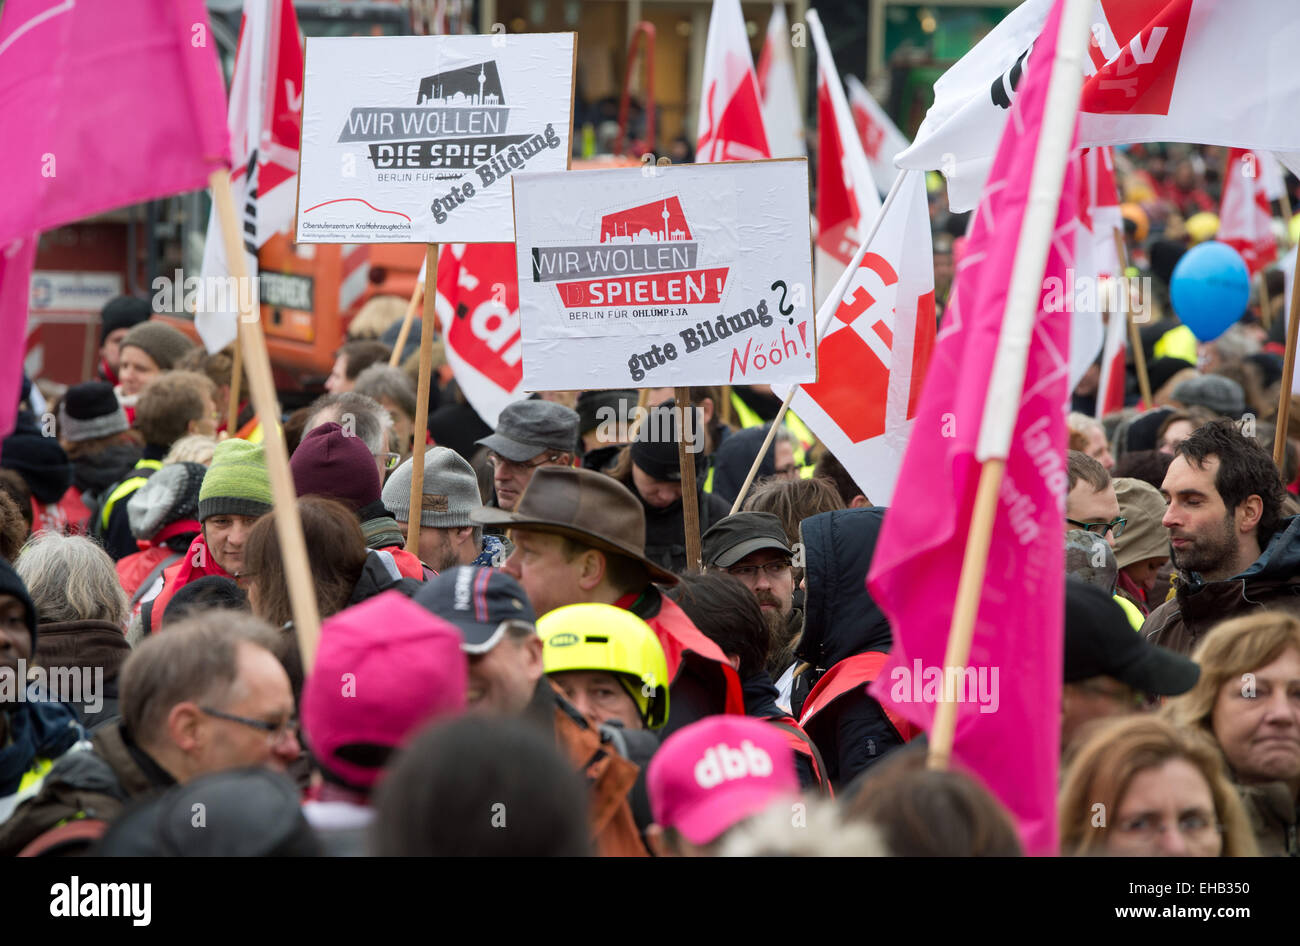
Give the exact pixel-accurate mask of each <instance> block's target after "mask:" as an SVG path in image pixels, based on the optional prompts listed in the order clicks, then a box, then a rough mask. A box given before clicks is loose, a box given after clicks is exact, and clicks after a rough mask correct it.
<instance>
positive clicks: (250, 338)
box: [208, 168, 320, 673]
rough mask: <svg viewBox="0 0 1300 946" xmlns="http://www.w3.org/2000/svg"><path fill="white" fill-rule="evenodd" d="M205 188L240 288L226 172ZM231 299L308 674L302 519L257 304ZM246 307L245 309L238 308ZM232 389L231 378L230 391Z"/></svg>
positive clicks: (308, 601) (314, 626) (240, 254)
mask: <svg viewBox="0 0 1300 946" xmlns="http://www.w3.org/2000/svg"><path fill="white" fill-rule="evenodd" d="M208 186H209V187H211V188H212V203H213V206H215V207H216V209H217V215H218V219H219V220H220V221H221V237H222V239H223V240H224V241H225V244H226V259H227V260H229V262H230V275H232V276H234V277H235V279H236V280H239V281H240V282H242V281H243V280H246V279H248V272H247V269H246V266H245V264H244V247H243V242H242V240H241V236H240V233H241V231H240V228H239V218H238V217H237V216H236V214H235V203H234V200H233V199H232V198H231V196H230V172H229V171H227V170H226V169H225V168H221V169H219V170H216V171H213V172H212V174H211V175H210V176H209V178H208ZM237 296H238V298H239V300H240V307H241V308H240V313H239V323H240V324H239V341H240V344H241V345H242V347H243V348H244V353H245V355H246V356H247V362H248V387H249V389H250V391H251V393H252V396H253V406H254V407H255V408H256V409H257V416H258V418H259V419H260V420H261V422H262V445H263V446H264V447H265V449H266V469H267V473H268V474H269V476H270V479H271V499H272V506H273V509H274V511H273V512H272V513H271V514H272V515H273V516H275V531H276V534H277V535H278V537H279V539H280V554H281V556H282V558H283V562H284V575H285V581H286V583H287V584H288V586H289V602H290V608H291V610H292V612H293V628H294V633H295V634H297V636H298V649H299V652H300V653H301V656H302V668H303V672H304V673H311V668H312V666H313V665H314V664H315V662H316V645H317V643H318V641H319V640H320V612H319V609H318V608H317V606H316V589H315V585H314V584H313V582H312V580H311V572H310V570H309V568H308V567H307V543H306V541H305V540H304V539H303V535H302V519H301V518H300V517H299V515H298V496H297V494H296V493H295V492H294V488H293V479H292V477H290V475H289V454H288V451H287V450H286V449H285V445H284V431H283V430H282V429H281V425H280V417H279V405H278V404H277V402H276V397H275V383H274V382H273V381H272V379H271V358H270V356H269V355H268V354H267V351H266V339H265V337H264V336H263V335H262V323H261V320H260V314H259V309H258V307H257V303H256V302H251V303H250V302H248V301H247V294H246V293H243V292H241V293H237ZM246 303H247V304H248V308H247V309H245V308H244V306H245V304H246ZM236 377H237V376H236ZM235 383H236V382H235V380H234V379H233V378H232V380H231V385H232V386H233V385H234V384H235ZM227 429H229V427H227Z"/></svg>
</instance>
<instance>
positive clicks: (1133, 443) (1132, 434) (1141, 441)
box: [1128, 407, 1174, 450]
mask: <svg viewBox="0 0 1300 946" xmlns="http://www.w3.org/2000/svg"><path fill="white" fill-rule="evenodd" d="M1173 412H1174V411H1173V408H1170V407H1158V408H1156V409H1155V410H1153V411H1147V412H1146V413H1145V414H1140V415H1139V416H1138V417H1136V418H1134V420H1133V423H1131V424H1129V425H1128V449H1129V450H1154V449H1156V448H1157V447H1158V446H1160V445H1159V444H1158V443H1156V434H1158V433H1160V425H1161V424H1163V423H1164V422H1165V418H1166V417H1168V416H1169V415H1170V414H1172V413H1173Z"/></svg>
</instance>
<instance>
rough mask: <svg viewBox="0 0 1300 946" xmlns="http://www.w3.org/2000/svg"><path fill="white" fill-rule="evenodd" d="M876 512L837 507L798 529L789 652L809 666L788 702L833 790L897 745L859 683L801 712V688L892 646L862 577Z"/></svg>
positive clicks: (899, 739)
mask: <svg viewBox="0 0 1300 946" xmlns="http://www.w3.org/2000/svg"><path fill="white" fill-rule="evenodd" d="M884 517H885V509H884V508H882V507H879V506H874V507H871V508H867V509H843V510H837V511H835V512H824V513H820V514H818V515H816V516H810V517H809V518H807V519H805V520H804V521H803V524H802V525H801V526H800V535H801V538H802V539H803V544H804V559H805V580H806V582H807V595H806V598H805V604H804V629H803V637H802V638H801V639H800V641H799V645H798V647H797V648H796V650H795V654H796V656H797V657H798V659H799V660H801V661H803V662H806V663H808V664H810V665H811V666H810V668H809V669H808V670H806V671H804V672H803V673H802V674H799V675H798V676H797V677H795V681H794V690H793V693H792V703H793V709H794V711H795V714H796V715H797V716H799V717H800V719H799V722H800V725H802V726H803V727H804V729H805V730H806V731H807V733H808V735H809V736H810V737H811V738H812V740H813V742H814V743H816V744H817V748H818V749H819V750H820V751H821V754H822V756H823V758H824V759H825V762H826V769H827V774H828V776H829V777H830V780H831V783H832V784H833V785H835V786H836V787H837V788H838V787H840V786H841V785H844V784H847V783H848V782H849V781H851V780H852V779H853V778H854V777H855V776H856V775H858V774H859V773H860V772H861V771H862V770H863V769H865V768H866V767H867V766H869V765H870V764H872V763H873V762H875V761H877V760H878V759H879V758H880V757H881V756H883V755H884V754H885V753H886V752H888V751H889V750H890V749H893V748H896V747H897V746H900V745H902V744H903V742H904V738H903V735H901V734H900V733H899V731H898V729H897V728H896V727H895V726H894V724H893V723H892V722H891V721H890V719H889V717H888V716H887V715H886V713H885V711H884V710H883V709H882V708H881V706H880V704H879V703H878V702H876V700H875V699H873V698H872V697H871V696H869V695H868V694H867V684H866V683H865V682H862V683H859V684H857V685H856V686H853V687H852V688H850V689H847V690H846V691H845V692H843V693H840V694H839V695H838V696H836V697H835V698H834V699H832V700H830V701H829V702H826V703H819V710H818V711H817V712H816V713H815V714H813V715H807V714H805V712H804V701H805V700H806V699H807V697H808V694H809V692H810V691H811V690H812V689H813V687H815V686H816V684H817V682H818V681H819V680H820V679H821V678H822V677H823V676H824V675H825V674H826V673H827V672H828V671H830V670H831V669H832V668H835V667H836V666H837V665H839V664H841V663H842V662H843V661H845V660H848V659H849V658H854V657H857V656H858V655H861V654H865V653H868V652H875V653H881V654H887V653H888V652H889V650H890V647H891V646H892V644H893V635H892V634H891V632H890V628H889V621H888V619H886V617H885V615H884V612H882V611H881V610H880V608H879V606H878V605H877V604H876V602H875V600H874V599H873V598H872V597H871V593H870V592H868V591H867V582H866V579H867V571H868V570H869V569H870V567H871V558H872V555H873V554H874V553H875V549H876V541H877V539H878V538H879V536H880V527H881V524H882V523H883V522H884Z"/></svg>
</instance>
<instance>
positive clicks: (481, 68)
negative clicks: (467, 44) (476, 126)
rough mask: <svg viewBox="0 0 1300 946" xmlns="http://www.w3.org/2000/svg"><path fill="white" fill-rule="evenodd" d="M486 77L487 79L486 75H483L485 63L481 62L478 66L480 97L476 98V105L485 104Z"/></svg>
mask: <svg viewBox="0 0 1300 946" xmlns="http://www.w3.org/2000/svg"><path fill="white" fill-rule="evenodd" d="M484 79H485V77H484V75H483V64H482V63H479V66H478V98H476V99H474V104H475V105H482V104H483V82H484Z"/></svg>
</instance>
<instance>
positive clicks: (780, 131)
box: [758, 3, 808, 158]
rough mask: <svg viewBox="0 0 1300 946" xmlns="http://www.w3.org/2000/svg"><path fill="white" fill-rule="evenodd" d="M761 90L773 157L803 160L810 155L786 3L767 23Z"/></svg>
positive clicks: (761, 56)
mask: <svg viewBox="0 0 1300 946" xmlns="http://www.w3.org/2000/svg"><path fill="white" fill-rule="evenodd" d="M758 90H759V93H760V94H761V95H762V97H763V125H764V127H765V129H766V131H767V143H768V145H769V146H770V147H771V150H772V157H774V158H802V157H803V156H804V155H805V154H807V153H808V152H807V148H806V147H805V145H804V138H803V109H802V108H800V105H799V86H798V83H797V82H795V77H794V56H793V55H792V53H791V48H790V24H789V22H788V21H787V20H786V18H785V4H784V3H778V4H777V5H776V7H775V8H774V9H773V10H772V16H771V18H770V19H769V20H768V21H767V38H766V39H764V40H763V51H762V52H761V53H759V56H758Z"/></svg>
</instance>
